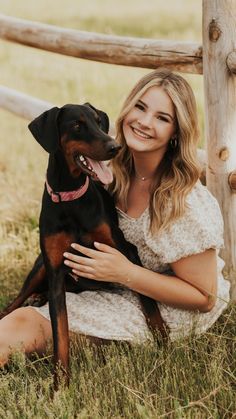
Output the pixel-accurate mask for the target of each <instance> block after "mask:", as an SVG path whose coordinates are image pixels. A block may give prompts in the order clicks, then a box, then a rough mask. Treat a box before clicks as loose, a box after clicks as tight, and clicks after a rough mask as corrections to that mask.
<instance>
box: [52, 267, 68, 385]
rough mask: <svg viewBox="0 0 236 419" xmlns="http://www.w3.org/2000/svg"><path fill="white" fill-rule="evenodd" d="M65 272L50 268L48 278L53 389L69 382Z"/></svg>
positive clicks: (61, 269) (60, 269)
mask: <svg viewBox="0 0 236 419" xmlns="http://www.w3.org/2000/svg"><path fill="white" fill-rule="evenodd" d="M64 278H65V272H64V269H63V268H59V269H57V270H51V274H50V279H49V312H50V318H51V323H52V332H53V348H54V389H55V390H57V389H58V387H59V383H60V382H63V381H64V384H65V385H68V384H69V330H68V319H67V310H66V301H65V282H64Z"/></svg>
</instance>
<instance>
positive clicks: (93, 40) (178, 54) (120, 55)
mask: <svg viewBox="0 0 236 419" xmlns="http://www.w3.org/2000/svg"><path fill="white" fill-rule="evenodd" d="M0 38H3V39H6V40H7V41H12V42H16V43H20V44H23V45H27V46H31V47H36V48H40V49H43V50H46V51H51V52H57V53H58V54H63V55H69V56H72V57H77V58H84V59H87V60H92V61H100V62H104V63H111V64H119V65H125V66H132V67H143V68H157V67H160V66H163V67H164V66H168V67H169V68H172V69H173V70H177V71H182V72H186V73H197V74H202V47H201V45H199V44H197V43H194V42H178V41H176V42H174V41H156V40H154V39H141V38H132V37H123V36H111V35H102V34H98V33H93V32H85V31H78V30H73V29H65V28H60V27H57V26H52V25H46V24H43V23H38V22H31V21H28V20H23V19H17V18H14V17H9V16H5V15H2V14H0Z"/></svg>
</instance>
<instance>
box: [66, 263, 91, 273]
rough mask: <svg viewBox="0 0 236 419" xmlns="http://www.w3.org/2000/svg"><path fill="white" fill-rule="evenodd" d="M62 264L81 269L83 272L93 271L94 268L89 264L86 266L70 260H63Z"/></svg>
mask: <svg viewBox="0 0 236 419" xmlns="http://www.w3.org/2000/svg"><path fill="white" fill-rule="evenodd" d="M64 264H65V265H66V266H68V267H69V268H72V269H79V270H81V271H83V272H90V273H92V272H94V269H93V268H92V267H91V266H88V265H81V264H78V263H76V262H72V261H70V260H65V261H64Z"/></svg>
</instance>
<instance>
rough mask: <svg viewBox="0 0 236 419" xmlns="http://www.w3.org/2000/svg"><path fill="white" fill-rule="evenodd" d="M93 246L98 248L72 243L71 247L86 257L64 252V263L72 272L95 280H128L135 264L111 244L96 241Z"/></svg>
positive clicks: (123, 282)
mask: <svg viewBox="0 0 236 419" xmlns="http://www.w3.org/2000/svg"><path fill="white" fill-rule="evenodd" d="M94 246H95V247H96V249H98V250H94V249H89V248H87V247H84V246H81V245H79V244H76V243H73V244H72V245H71V247H72V248H73V249H75V250H77V251H78V252H80V253H83V254H84V255H85V256H87V257H84V256H79V255H74V254H73V253H68V252H66V253H64V257H65V261H64V263H65V265H67V266H69V267H70V268H72V272H73V273H74V274H76V275H78V276H82V277H84V278H89V279H94V280H95V281H104V282H118V283H120V284H126V283H127V282H129V279H130V274H131V272H132V271H133V269H134V266H135V265H134V264H133V263H132V262H130V261H129V260H128V259H127V258H126V257H125V256H124V255H123V254H122V253H121V252H119V251H118V250H117V249H114V248H113V247H111V246H108V245H106V244H103V243H97V242H95V243H94Z"/></svg>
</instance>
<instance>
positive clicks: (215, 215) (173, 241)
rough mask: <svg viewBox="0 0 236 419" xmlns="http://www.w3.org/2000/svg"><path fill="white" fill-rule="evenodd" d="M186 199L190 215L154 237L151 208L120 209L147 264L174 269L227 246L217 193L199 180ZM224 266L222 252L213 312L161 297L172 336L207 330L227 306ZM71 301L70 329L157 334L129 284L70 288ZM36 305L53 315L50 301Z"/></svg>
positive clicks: (120, 335) (134, 337) (131, 337)
mask: <svg viewBox="0 0 236 419" xmlns="http://www.w3.org/2000/svg"><path fill="white" fill-rule="evenodd" d="M187 202H188V206H189V208H188V210H187V211H186V213H185V215H184V216H183V217H182V218H180V219H179V220H177V221H176V222H175V223H174V224H173V225H172V226H171V228H170V229H169V230H168V232H167V231H166V232H162V233H161V234H157V235H156V236H155V237H152V236H151V235H150V233H149V212H148V209H146V210H145V211H144V213H143V214H142V215H141V216H140V217H139V218H137V219H134V218H131V217H130V216H128V215H126V214H125V213H123V212H122V211H120V210H118V211H119V222H120V227H121V229H122V230H123V232H124V235H125V237H126V239H127V240H129V241H130V242H131V243H133V244H135V245H136V246H137V248H138V251H139V256H140V259H141V261H142V264H143V266H144V267H146V268H148V269H151V270H153V271H155V272H160V273H164V274H165V273H166V274H168V275H170V264H171V263H172V262H174V261H177V260H179V259H181V258H183V257H186V256H190V255H194V254H197V253H200V252H203V251H204V250H206V249H210V248H214V249H217V252H218V249H220V248H221V247H222V246H223V221H222V216H221V213H220V209H219V206H218V203H217V201H216V199H215V198H214V197H213V196H212V195H211V194H210V192H209V191H208V190H207V189H206V187H204V186H203V185H202V184H201V183H200V182H199V183H197V184H196V186H195V187H194V189H193V190H192V192H191V193H190V194H189V196H188V199H187ZM223 266H224V262H223V261H222V259H220V258H219V256H218V257H217V267H218V290H217V297H218V298H217V301H216V304H215V306H214V308H213V309H212V310H211V311H210V312H208V313H199V312H198V311H188V310H180V309H176V308H172V307H169V306H167V305H165V304H162V303H159V302H157V304H158V307H159V309H160V313H161V316H162V318H163V320H164V321H165V322H166V323H167V325H168V327H169V329H170V339H171V340H175V339H178V338H180V337H183V336H186V335H188V334H190V333H196V334H200V333H203V332H205V331H206V330H207V329H208V328H209V327H210V326H211V325H212V324H213V323H214V322H215V321H216V320H217V318H218V317H219V316H220V315H221V313H222V312H223V310H224V309H225V308H226V306H227V303H228V301H229V288H230V284H229V282H228V281H226V280H225V279H224V277H223V276H222V273H221V271H222V268H223ZM143 280H144V281H145V278H143ZM206 281H207V278H206ZM66 301H67V310H68V319H69V328H70V330H71V331H74V332H77V333H82V334H86V335H90V336H98V337H100V338H104V339H115V340H127V341H139V342H141V341H145V340H146V339H151V338H152V337H151V333H150V331H149V329H148V327H147V325H146V322H145V318H144V315H143V313H142V311H141V307H140V303H139V298H138V296H137V294H136V293H134V292H133V291H131V290H129V289H124V290H123V291H120V292H117V293H110V292H104V291H100V292H95V291H92V292H91V291H84V292H82V293H81V294H72V293H67V294H66ZM35 309H36V310H38V311H39V312H40V313H41V314H42V315H44V316H45V317H47V318H48V319H49V313H48V304H46V305H45V306H43V307H40V308H35Z"/></svg>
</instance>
